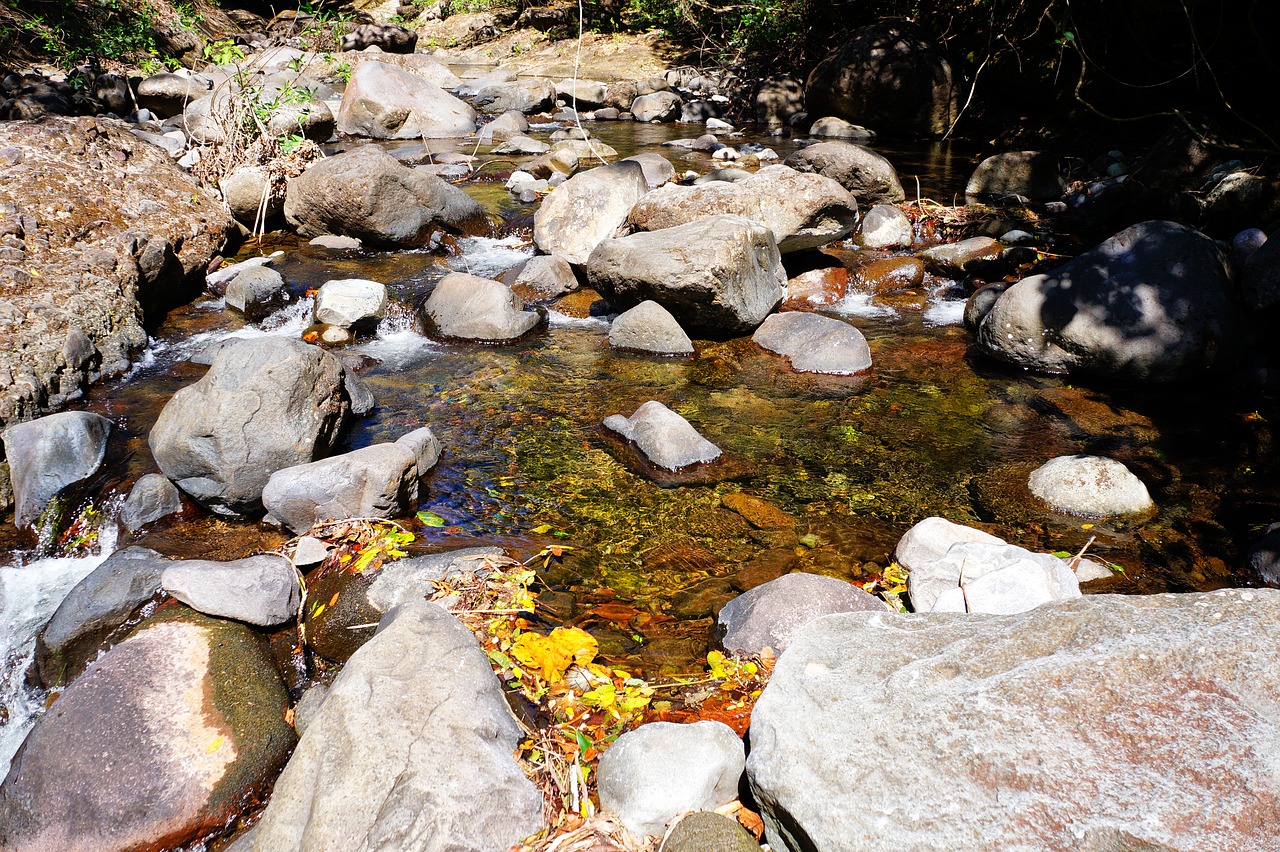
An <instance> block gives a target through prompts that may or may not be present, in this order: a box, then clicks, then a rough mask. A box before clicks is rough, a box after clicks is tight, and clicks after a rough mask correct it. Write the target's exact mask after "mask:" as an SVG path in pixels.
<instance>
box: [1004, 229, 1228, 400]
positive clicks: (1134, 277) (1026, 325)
mask: <svg viewBox="0 0 1280 852" xmlns="http://www.w3.org/2000/svg"><path fill="white" fill-rule="evenodd" d="M1240 322H1241V319H1240V310H1239V306H1238V303H1237V298H1236V294H1235V288H1234V285H1233V284H1232V282H1231V279H1230V276H1229V275H1228V273H1227V268H1226V263H1225V260H1224V258H1223V256H1222V254H1221V252H1219V251H1218V248H1217V247H1216V246H1215V245H1214V243H1213V241H1212V240H1210V239H1209V238H1208V237H1206V236H1204V235H1203V234H1201V233H1199V232H1198V231H1196V230H1194V229H1192V228H1188V227H1186V226H1185V225H1179V224H1176V223H1174V222H1164V221H1152V222H1143V223H1140V224H1137V225H1134V226H1132V227H1130V228H1126V229H1125V230H1124V231H1121V232H1120V233H1119V234H1116V235H1115V236H1114V237H1112V238H1111V239H1109V240H1107V241H1105V242H1103V243H1102V244H1101V245H1099V246H1097V247H1096V248H1093V249H1091V250H1089V251H1087V252H1085V253H1084V254H1082V255H1080V256H1079V257H1077V258H1075V259H1074V260H1071V261H1068V262H1067V263H1065V264H1063V265H1062V266H1060V267H1058V268H1057V269H1055V270H1053V271H1052V272H1048V273H1042V274H1039V275H1033V276H1031V277H1029V278H1023V279H1022V280H1021V281H1019V282H1018V283H1017V284H1014V285H1013V286H1012V287H1010V288H1009V289H1008V290H1006V291H1005V292H1004V294H1003V295H1001V296H1000V298H999V299H998V300H996V303H995V305H994V306H993V307H992V308H991V311H990V312H989V313H988V314H987V316H986V318H985V319H983V320H982V324H981V325H980V326H979V327H978V346H979V347H980V348H981V349H982V350H983V351H984V352H986V353H988V354H990V355H992V356H994V357H996V358H998V359H1000V360H1002V361H1005V362H1008V363H1010V364H1013V365H1015V366H1019V367H1026V368H1030V369H1034V370H1040V371H1043V372H1047V373H1084V374H1092V375H1101V376H1106V377H1111V378H1115V379H1123V380H1127V381H1144V380H1145V381H1156V382H1174V381H1178V380H1182V379H1189V378H1193V377H1197V376H1204V375H1206V374H1207V373H1208V372H1209V371H1210V370H1212V369H1213V368H1215V367H1219V366H1222V365H1224V364H1225V363H1227V362H1228V361H1230V360H1231V357H1232V356H1233V354H1234V352H1235V349H1236V344H1237V341H1238V338H1239V331H1240Z"/></svg>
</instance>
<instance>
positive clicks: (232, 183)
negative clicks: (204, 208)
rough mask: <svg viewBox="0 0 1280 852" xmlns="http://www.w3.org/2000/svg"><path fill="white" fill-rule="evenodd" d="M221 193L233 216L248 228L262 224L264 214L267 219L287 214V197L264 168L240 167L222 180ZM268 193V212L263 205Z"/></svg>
mask: <svg viewBox="0 0 1280 852" xmlns="http://www.w3.org/2000/svg"><path fill="white" fill-rule="evenodd" d="M218 189H219V191H221V192H222V200H223V201H225V202H226V203H227V207H228V208H229V209H230V210H231V215H232V216H234V217H235V219H236V221H237V222H239V223H240V224H242V225H244V226H245V227H246V228H252V227H253V226H254V224H255V223H258V222H259V220H261V219H262V218H263V215H262V214H263V213H265V214H266V217H265V218H266V219H274V218H275V217H276V216H279V215H280V213H281V211H283V210H284V194H283V193H282V192H280V191H279V190H277V188H276V186H275V183H274V181H272V179H271V176H270V175H268V174H267V171H266V169H264V168H262V166H258V165H242V166H236V167H235V168H234V169H232V170H231V171H229V172H227V173H226V174H225V175H223V176H222V177H221V178H219V179H218ZM264 192H265V193H266V196H267V199H266V200H267V203H266V206H265V208H264V207H263V204H262V196H263V193H264Z"/></svg>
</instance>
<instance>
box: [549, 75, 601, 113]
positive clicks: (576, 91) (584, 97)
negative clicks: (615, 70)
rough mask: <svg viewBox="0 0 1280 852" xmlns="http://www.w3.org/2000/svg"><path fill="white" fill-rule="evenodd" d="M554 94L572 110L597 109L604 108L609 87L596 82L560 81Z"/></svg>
mask: <svg viewBox="0 0 1280 852" xmlns="http://www.w3.org/2000/svg"><path fill="white" fill-rule="evenodd" d="M556 94H557V95H559V96H560V99H561V100H563V101H565V102H566V103H568V104H569V105H570V106H572V107H573V108H574V109H598V108H599V107H602V106H604V102H605V98H606V97H608V95H609V87H608V86H606V85H605V84H604V83H601V82H598V81H596V80H574V79H567V80H561V81H560V82H559V83H556Z"/></svg>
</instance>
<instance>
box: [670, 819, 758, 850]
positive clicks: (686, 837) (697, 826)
mask: <svg viewBox="0 0 1280 852" xmlns="http://www.w3.org/2000/svg"><path fill="white" fill-rule="evenodd" d="M759 848H760V844H759V843H757V842H756V841H755V838H753V837H752V836H751V835H750V834H748V833H747V831H746V829H744V828H743V827H742V826H740V825H738V823H737V821H736V820H733V819H730V818H729V817H726V816H720V814H718V813H715V812H714V811H696V812H694V813H691V814H687V815H685V816H683V817H681V818H680V821H679V822H677V823H676V824H675V825H674V826H672V827H671V829H670V830H669V831H668V832H667V835H666V838H665V839H664V840H663V841H662V850H663V852H756V850H758V849H759Z"/></svg>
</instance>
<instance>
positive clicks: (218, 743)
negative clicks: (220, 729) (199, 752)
mask: <svg viewBox="0 0 1280 852" xmlns="http://www.w3.org/2000/svg"><path fill="white" fill-rule="evenodd" d="M222 740H223V737H222V735H221V734H219V735H218V736H216V737H214V738H213V742H211V743H209V747H208V748H206V749H205V750H204V753H205V754H213V753H214V752H215V751H217V750H218V749H220V748H222Z"/></svg>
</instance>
